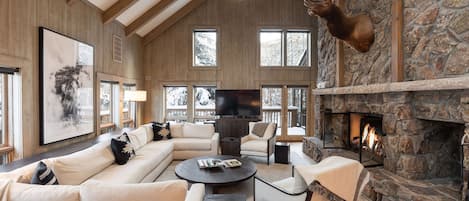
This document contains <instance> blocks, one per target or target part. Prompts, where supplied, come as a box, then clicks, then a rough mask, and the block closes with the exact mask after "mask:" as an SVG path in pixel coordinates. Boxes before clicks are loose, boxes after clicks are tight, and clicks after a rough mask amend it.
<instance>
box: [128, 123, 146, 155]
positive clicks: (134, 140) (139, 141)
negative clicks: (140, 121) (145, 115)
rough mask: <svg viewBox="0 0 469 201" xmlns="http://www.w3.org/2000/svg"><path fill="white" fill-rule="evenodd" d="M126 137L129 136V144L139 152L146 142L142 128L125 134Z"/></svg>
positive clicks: (144, 131)
mask: <svg viewBox="0 0 469 201" xmlns="http://www.w3.org/2000/svg"><path fill="white" fill-rule="evenodd" d="M127 136H129V139H130V143H131V144H132V146H133V147H134V149H135V150H139V149H140V148H142V147H143V146H144V145H146V144H147V142H148V141H147V132H146V129H145V128H144V127H139V128H137V129H135V130H133V131H130V132H127Z"/></svg>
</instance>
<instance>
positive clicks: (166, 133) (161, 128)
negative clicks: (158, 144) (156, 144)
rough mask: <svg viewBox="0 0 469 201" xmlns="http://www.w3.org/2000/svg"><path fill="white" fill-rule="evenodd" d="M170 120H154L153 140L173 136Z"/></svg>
mask: <svg viewBox="0 0 469 201" xmlns="http://www.w3.org/2000/svg"><path fill="white" fill-rule="evenodd" d="M169 126H170V125H169V122H168V123H165V124H164V123H158V122H153V125H152V127H153V141H159V140H163V139H165V138H166V139H171V138H173V137H172V136H171V129H170V127H169Z"/></svg>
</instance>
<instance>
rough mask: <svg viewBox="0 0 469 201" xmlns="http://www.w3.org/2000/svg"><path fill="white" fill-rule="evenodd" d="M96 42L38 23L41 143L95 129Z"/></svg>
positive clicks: (59, 139)
mask: <svg viewBox="0 0 469 201" xmlns="http://www.w3.org/2000/svg"><path fill="white" fill-rule="evenodd" d="M94 54H95V52H94V46H92V45H90V44H87V43H84V42H81V41H79V40H76V39H74V38H72V37H70V36H66V35H64V34H61V33H58V32H56V31H53V30H51V29H48V28H45V27H39V93H40V97H39V102H40V107H39V108H40V133H41V134H40V145H46V144H51V143H56V142H60V141H63V140H67V139H71V138H75V137H79V136H83V135H88V134H91V133H93V132H94V131H95V119H94V116H95V115H94V92H95V89H94V79H95V78H94V77H95V76H94V75H95V74H94V70H95V69H94V65H95V61H94Z"/></svg>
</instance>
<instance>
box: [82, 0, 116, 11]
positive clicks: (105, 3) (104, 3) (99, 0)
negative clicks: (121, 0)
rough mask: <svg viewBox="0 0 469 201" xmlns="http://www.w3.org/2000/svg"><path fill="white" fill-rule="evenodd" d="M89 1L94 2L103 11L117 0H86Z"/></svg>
mask: <svg viewBox="0 0 469 201" xmlns="http://www.w3.org/2000/svg"><path fill="white" fill-rule="evenodd" d="M88 1H89V2H90V3H92V4H94V5H95V6H96V7H98V8H99V9H101V10H103V11H105V10H107V9H108V8H110V7H111V6H112V5H113V4H114V3H116V2H117V1H118V0H88Z"/></svg>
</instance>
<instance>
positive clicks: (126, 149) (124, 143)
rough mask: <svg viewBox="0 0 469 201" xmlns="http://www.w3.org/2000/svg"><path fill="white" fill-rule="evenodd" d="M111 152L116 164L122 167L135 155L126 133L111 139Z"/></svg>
mask: <svg viewBox="0 0 469 201" xmlns="http://www.w3.org/2000/svg"><path fill="white" fill-rule="evenodd" d="M111 150H112V153H113V154H114V158H115V161H116V163H117V164H119V165H124V164H126V163H127V161H129V160H130V159H131V158H132V156H134V155H135V150H134V148H133V146H132V144H131V143H130V141H129V137H128V136H127V133H124V134H122V135H121V136H120V137H118V138H116V139H114V138H113V139H111Z"/></svg>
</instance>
